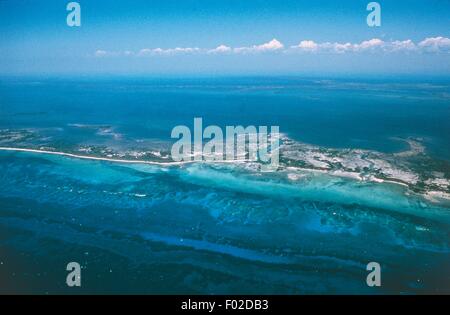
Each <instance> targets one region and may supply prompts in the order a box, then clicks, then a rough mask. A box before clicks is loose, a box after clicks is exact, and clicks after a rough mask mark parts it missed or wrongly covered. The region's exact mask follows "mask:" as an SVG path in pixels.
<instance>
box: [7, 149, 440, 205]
mask: <svg viewBox="0 0 450 315" xmlns="http://www.w3.org/2000/svg"><path fill="white" fill-rule="evenodd" d="M0 151H10V152H28V153H36V154H48V155H58V156H65V157H69V158H75V159H82V160H92V161H103V162H112V163H124V164H146V165H158V166H163V167H170V166H181V165H187V164H194V163H207V164H217V163H243V162H246V161H245V160H232V161H227V160H224V161H220V160H219V161H194V160H192V161H180V162H175V161H173V162H157V161H146V160H125V159H114V158H107V157H97V156H87V155H80V154H74V153H67V152H60V151H48V150H39V149H28V148H15V147H0ZM285 170H296V171H305V172H313V173H321V174H327V175H331V176H336V177H341V178H348V179H353V180H357V181H368V182H373V183H390V184H396V185H400V186H402V187H405V188H409V185H408V184H406V183H402V182H398V181H394V180H385V179H380V178H377V177H375V176H371V177H370V178H362V177H361V176H360V174H359V173H356V172H355V173H352V172H343V171H341V172H338V171H332V172H330V171H327V170H319V169H310V168H304V167H292V166H287V167H285ZM441 193H442V192H433V191H429V192H427V193H426V194H424V197H425V198H426V196H427V194H440V197H441V198H444V199H446V198H445V196H443V195H442V194H443V193H442V194H441ZM426 199H429V198H426Z"/></svg>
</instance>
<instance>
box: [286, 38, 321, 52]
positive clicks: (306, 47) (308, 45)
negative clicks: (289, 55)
mask: <svg viewBox="0 0 450 315" xmlns="http://www.w3.org/2000/svg"><path fill="white" fill-rule="evenodd" d="M291 48H294V49H300V50H303V51H317V49H318V48H319V45H318V44H317V43H316V42H314V41H312V40H302V41H301V42H300V44H298V45H296V46H292V47H291Z"/></svg>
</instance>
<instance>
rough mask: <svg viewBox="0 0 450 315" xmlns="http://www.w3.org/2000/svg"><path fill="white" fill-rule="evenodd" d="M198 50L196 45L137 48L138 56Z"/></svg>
mask: <svg viewBox="0 0 450 315" xmlns="http://www.w3.org/2000/svg"><path fill="white" fill-rule="evenodd" d="M195 52H200V48H197V47H194V48H192V47H176V48H168V49H163V48H159V47H158V48H153V49H151V48H143V49H141V50H139V52H138V54H137V55H138V56H152V55H174V54H189V53H195Z"/></svg>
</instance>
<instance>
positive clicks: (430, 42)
mask: <svg viewBox="0 0 450 315" xmlns="http://www.w3.org/2000/svg"><path fill="white" fill-rule="evenodd" d="M277 51H282V52H304V53H329V54H330V53H331V54H344V53H366V52H367V53H377V52H383V53H402V52H406V53H412V52H416V53H420V52H428V53H442V52H449V53H450V39H449V38H446V37H442V36H438V37H429V38H426V39H424V40H422V41H420V42H419V43H417V44H416V43H414V42H413V41H412V40H411V39H406V40H401V41H400V40H395V41H383V40H381V39H379V38H372V39H369V40H365V41H362V42H360V43H349V42H346V43H337V42H334V43H332V42H324V43H317V42H315V41H313V40H302V41H300V43H299V44H298V45H294V46H291V47H290V48H285V47H284V45H283V44H282V43H281V42H280V41H278V40H277V39H275V38H274V39H272V40H271V41H269V42H267V43H263V44H260V45H252V46H244V47H235V48H233V47H230V46H227V45H224V44H222V45H219V46H217V47H216V48H212V49H206V48H198V47H176V48H166V49H164V48H143V49H140V50H139V51H137V52H133V51H130V50H126V51H123V52H114V51H107V50H101V49H99V50H97V51H95V53H94V55H95V56H96V57H110V56H128V57H130V56H134V57H144V56H160V55H178V54H229V53H235V54H250V53H264V52H277Z"/></svg>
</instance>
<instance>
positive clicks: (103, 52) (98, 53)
mask: <svg viewBox="0 0 450 315" xmlns="http://www.w3.org/2000/svg"><path fill="white" fill-rule="evenodd" d="M94 55H95V57H105V56H107V55H108V52H107V51H106V50H101V49H99V50H97V51H96V52H95V53H94Z"/></svg>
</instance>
